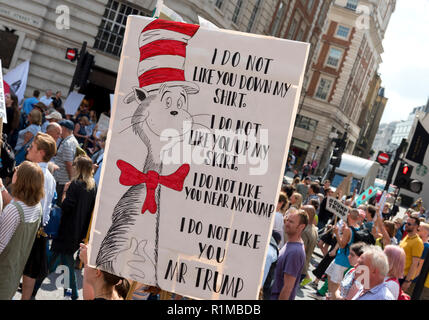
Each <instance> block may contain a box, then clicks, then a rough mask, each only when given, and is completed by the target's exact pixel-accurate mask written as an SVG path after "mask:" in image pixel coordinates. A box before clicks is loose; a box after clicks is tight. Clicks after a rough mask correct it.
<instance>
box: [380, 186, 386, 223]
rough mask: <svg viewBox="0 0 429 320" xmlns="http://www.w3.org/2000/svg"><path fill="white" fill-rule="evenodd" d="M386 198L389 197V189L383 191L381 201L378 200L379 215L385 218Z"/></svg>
mask: <svg viewBox="0 0 429 320" xmlns="http://www.w3.org/2000/svg"><path fill="white" fill-rule="evenodd" d="M386 199H387V191H383V194H382V195H381V198H380V201H379V202H378V206H379V209H378V216H379V217H380V218H381V219H383V209H384V205H385V204H386Z"/></svg>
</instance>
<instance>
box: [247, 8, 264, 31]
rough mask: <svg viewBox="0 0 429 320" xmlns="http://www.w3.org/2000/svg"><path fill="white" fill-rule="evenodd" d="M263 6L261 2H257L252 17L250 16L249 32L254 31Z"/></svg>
mask: <svg viewBox="0 0 429 320" xmlns="http://www.w3.org/2000/svg"><path fill="white" fill-rule="evenodd" d="M260 6H261V0H257V1H256V4H255V6H254V7H253V11H252V15H251V16H250V20H249V24H248V25H247V32H250V31H252V28H253V24H254V23H255V20H256V15H257V14H258V11H259V7H260Z"/></svg>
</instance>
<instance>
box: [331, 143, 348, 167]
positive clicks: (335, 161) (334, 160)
mask: <svg viewBox="0 0 429 320" xmlns="http://www.w3.org/2000/svg"><path fill="white" fill-rule="evenodd" d="M333 141H334V142H335V147H334V151H333V153H332V157H331V161H330V162H329V164H331V165H332V166H334V167H337V168H338V167H339V166H340V165H341V156H342V155H343V152H344V149H345V148H346V141H345V140H344V139H334V140H333Z"/></svg>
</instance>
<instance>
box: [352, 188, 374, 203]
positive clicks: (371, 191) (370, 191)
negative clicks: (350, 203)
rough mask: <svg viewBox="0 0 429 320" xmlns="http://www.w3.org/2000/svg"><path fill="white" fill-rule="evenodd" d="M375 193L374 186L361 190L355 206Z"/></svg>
mask: <svg viewBox="0 0 429 320" xmlns="http://www.w3.org/2000/svg"><path fill="white" fill-rule="evenodd" d="M376 194H377V189H376V188H374V187H369V188H368V189H366V190H365V191H364V192H362V193H361V194H360V195H359V197H358V198H357V199H356V206H358V207H359V206H360V205H361V204H362V203H365V202H367V201H368V200H370V199H371V198H373V197H375V195H376Z"/></svg>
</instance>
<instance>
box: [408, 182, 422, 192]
mask: <svg viewBox="0 0 429 320" xmlns="http://www.w3.org/2000/svg"><path fill="white" fill-rule="evenodd" d="M422 189H423V182H421V181H419V180H412V181H411V182H410V191H411V192H414V193H420V192H421V191H422Z"/></svg>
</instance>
